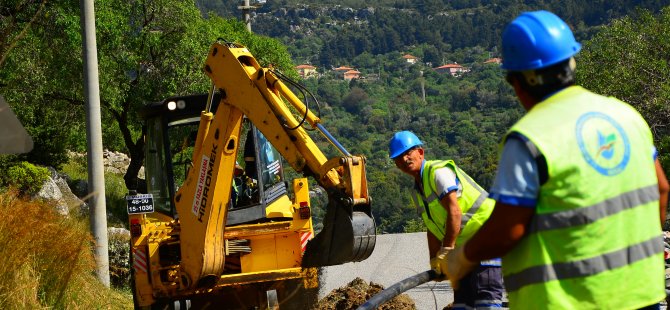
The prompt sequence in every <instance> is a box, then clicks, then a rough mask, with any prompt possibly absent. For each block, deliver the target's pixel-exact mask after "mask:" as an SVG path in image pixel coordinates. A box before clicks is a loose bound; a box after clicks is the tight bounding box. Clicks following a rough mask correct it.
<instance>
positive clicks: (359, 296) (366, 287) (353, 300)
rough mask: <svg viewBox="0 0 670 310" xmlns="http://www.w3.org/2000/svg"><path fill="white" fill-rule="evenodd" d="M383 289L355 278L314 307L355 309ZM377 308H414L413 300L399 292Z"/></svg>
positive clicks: (386, 309) (332, 309)
mask: <svg viewBox="0 0 670 310" xmlns="http://www.w3.org/2000/svg"><path fill="white" fill-rule="evenodd" d="M383 290H384V287H383V286H381V285H379V284H376V283H373V282H370V284H368V283H366V282H365V281H363V279H361V278H356V279H354V280H353V281H351V282H349V284H347V285H346V286H343V287H340V288H338V289H336V290H333V291H332V292H330V293H329V294H328V295H326V297H324V298H323V299H321V300H319V302H318V303H317V305H316V307H315V309H324V310H355V309H356V308H358V306H360V305H362V304H364V303H365V302H366V301H367V300H368V299H370V298H372V296H374V295H375V294H377V293H379V292H381V291H383ZM377 309H379V310H410V309H414V310H415V309H416V305H415V304H414V301H413V300H412V299H411V298H410V297H409V296H408V295H407V294H400V295H398V296H396V297H394V298H393V299H391V300H389V301H387V302H385V303H384V304H382V305H380V306H379V308H377Z"/></svg>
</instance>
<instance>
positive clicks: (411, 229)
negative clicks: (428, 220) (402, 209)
mask: <svg viewBox="0 0 670 310" xmlns="http://www.w3.org/2000/svg"><path fill="white" fill-rule="evenodd" d="M427 230H428V228H427V227H426V224H425V223H424V222H423V220H421V219H410V220H408V221H407V223H406V224H405V226H403V232H405V233H415V232H424V231H427Z"/></svg>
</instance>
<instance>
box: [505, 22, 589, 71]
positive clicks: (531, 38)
mask: <svg viewBox="0 0 670 310" xmlns="http://www.w3.org/2000/svg"><path fill="white" fill-rule="evenodd" d="M581 48H582V45H581V44H579V42H577V41H576V40H575V36H574V35H573V33H572V30H570V27H569V26H568V25H567V24H566V23H565V22H564V21H563V20H562V19H561V18H560V17H558V16H556V15H555V14H554V13H551V12H548V11H534V12H524V13H522V14H521V15H519V17H517V18H516V19H514V20H513V21H512V22H511V23H510V24H509V25H507V27H505V30H504V31H503V35H502V49H503V51H502V54H503V63H502V68H503V69H505V70H509V71H526V70H535V69H540V68H545V67H548V66H551V65H553V64H556V63H559V62H561V61H563V60H567V59H570V57H572V56H573V55H575V54H577V52H579V50H580V49H581Z"/></svg>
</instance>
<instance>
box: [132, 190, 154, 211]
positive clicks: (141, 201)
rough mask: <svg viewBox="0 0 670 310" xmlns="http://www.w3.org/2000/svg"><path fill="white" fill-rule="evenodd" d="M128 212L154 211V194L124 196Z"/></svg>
mask: <svg viewBox="0 0 670 310" xmlns="http://www.w3.org/2000/svg"><path fill="white" fill-rule="evenodd" d="M126 205H127V206H128V214H142V213H152V212H154V196H153V195H152V194H140V195H133V196H126Z"/></svg>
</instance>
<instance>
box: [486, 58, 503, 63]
mask: <svg viewBox="0 0 670 310" xmlns="http://www.w3.org/2000/svg"><path fill="white" fill-rule="evenodd" d="M484 63H485V64H498V65H499V64H501V63H502V58H498V57H495V58H489V59H487V60H486V61H484Z"/></svg>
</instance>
